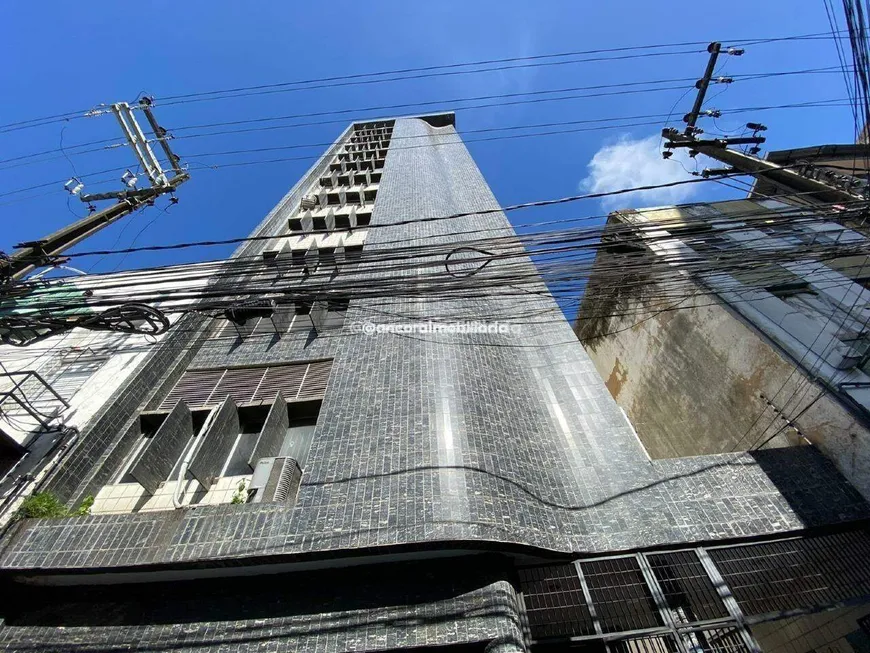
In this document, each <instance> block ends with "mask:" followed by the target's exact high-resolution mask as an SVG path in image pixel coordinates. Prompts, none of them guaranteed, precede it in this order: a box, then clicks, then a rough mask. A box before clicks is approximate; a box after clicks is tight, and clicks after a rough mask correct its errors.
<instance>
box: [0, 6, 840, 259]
mask: <svg viewBox="0 0 870 653" xmlns="http://www.w3.org/2000/svg"><path fill="white" fill-rule="evenodd" d="M686 6H687V5H686V4H685V3H683V2H672V3H671V2H649V1H639V0H638V1H630V2H619V3H614V2H611V3H599V2H579V1H577V0H574V1H573V2H556V1H550V0H541V1H539V2H534V3H530V2H518V1H513V0H501V1H499V2H481V1H477V2H468V1H466V2H453V1H450V0H445V1H442V2H439V3H417V2H408V1H407V0H405V1H400V2H393V1H386V0H383V1H381V0H374V1H372V2H367V3H360V2H341V1H334V2H329V3H318V2H305V3H289V2H245V3H229V2H214V1H212V2H202V1H188V2H181V3H179V2H172V3H170V2H157V1H155V2H149V3H138V4H134V5H119V4H118V3H114V2H112V3H109V2H96V1H95V2H88V3H76V4H75V5H71V4H69V3H60V2H56V3H48V4H43V3H23V2H16V3H9V4H8V5H7V6H6V8H5V12H4V20H3V21H2V22H0V40H2V42H3V43H4V45H5V48H6V51H7V65H6V66H3V67H2V68H0V86H2V88H3V89H4V93H3V95H4V98H5V102H3V103H2V106H0V123H2V124H6V123H10V122H15V121H18V120H26V119H29V118H34V117H39V116H44V115H49V114H57V113H63V112H67V111H72V110H78V109H83V108H89V107H93V106H96V105H98V104H100V103H110V102H115V101H121V100H126V101H133V100H134V99H135V98H136V97H137V95H138V94H139V93H140V92H142V91H144V92H146V93H148V94H150V95H154V96H155V97H156V98H157V108H156V114H157V116H158V119H159V120H160V122H161V123H162V124H164V126H166V127H167V128H169V129H170V131H171V130H172V129H173V128H178V127H183V126H189V125H196V124H203V123H213V122H222V121H228V120H240V119H248V118H255V117H267V116H279V115H287V114H300V113H309V112H316V111H330V110H337V109H352V108H357V107H366V106H383V105H391V104H397V103H406V102H426V101H434V100H450V99H454V98H462V97H469V96H482V95H493V94H503V93H521V92H528V91H534V90H541V89H557V88H569V87H577V86H592V85H599V84H612V83H616V82H628V81H641V80H655V79H672V78H684V77H685V78H694V77H698V76H700V75H701V73H702V72H703V69H704V66H705V63H706V60H707V55H706V54H705V53H695V54H682V55H679V56H662V57H649V58H636V59H631V60H627V61H616V62H614V61H611V62H597V63H585V64H571V65H562V66H552V67H539V68H530V69H523V70H513V71H500V72H493V73H486V74H476V75H456V76H447V77H439V78H429V79H418V80H409V81H404V82H395V83H383V84H370V85H365V86H346V87H337V88H327V89H317V90H311V91H299V92H292V93H290V92H288V93H274V94H269V95H260V96H254V97H247V98H237V99H231V100H222V101H213V102H199V103H188V104H178V105H172V106H160V98H161V97H163V96H169V95H175V94H184V93H191V92H196V91H208V90H215V89H224V88H231V87H236V86H250V85H257V84H269V83H275V82H281V81H293V80H299V79H306V78H317V77H329V76H335V75H349V74H355V73H364V72H372V71H379V70H391V69H399V68H408V67H416V66H431V65H438V64H449V63H455V62H462V61H469V60H480V59H493V58H500V57H514V56H531V55H539V54H547V53H555V52H565V51H576V50H589V49H597V48H613V47H621V46H633V45H646V44H654V43H668V42H679V41H695V40H704V41H707V40H714V39H716V40H722V41H723V42H724V43H726V44H727V43H730V42H735V41H737V40H740V39H751V38H765V37H777V36H786V35H795V34H807V33H815V32H823V31H825V30H827V29H828V22H827V18H826V16H825V11H824V7H823V4H822V2H821V1H820V0H812V1H810V0H790V1H788V2H785V1H774V0H769V1H767V2H758V0H751V1H747V0H732V1H731V2H729V3H727V4H709V3H708V4H703V3H702V4H696V5H693V9H692V12H691V16H690V19H688V20H687V19H686V18H685V16H686ZM9 53H12V54H11V56H10V55H9ZM723 61H724V60H723ZM836 64H837V58H836V53H835V50H834V46H833V44H832V42H831V41H830V40H820V41H804V42H788V43H778V44H764V45H755V46H750V47H748V48H747V52H746V54H745V55H744V56H743V57H740V58H731V59H729V60H727V61H725V65H724V66H723V68H722V70H721V71H720V73H719V74H722V75H740V74H747V73H767V72H775V71H786V70H799V69H804V68H815V67H823V66H834V65H836ZM685 86H686V87H687V88H688V87H689V86H691V84H686V85H685ZM719 90H721V87H720V88H714V89H713V90H712V91H711V94H710V95H711V101H710V103H709V104H708V106H715V107H717V108H736V107H747V106H761V105H775V104H785V103H793V102H803V101H810V100H818V99H829V98H842V97H845V89H844V85H843V79H842V76H841V75H839V74H826V75H813V76H795V77H782V78H774V79H768V80H764V81H762V82H742V83H739V84H734V85H732V86H730V87H727V90H726V91H724V92H723V93H722V94H721V95H719V96H717V97H712V96H713V95H714V94H715V93H718V92H719ZM693 93H694V92H693V91H689V92H688V93H687V94H685V95H684V91H683V90H668V91H662V92H654V93H644V94H637V95H625V96H610V97H600V98H586V99H577V100H571V101H562V102H542V103H537V104H525V105H514V106H500V107H491V108H485V109H478V110H462V109H457V128H458V129H459V131H460V132H473V130H478V129H486V128H491V127H504V126H512V125H529V124H538V123H550V122H562V121H568V120H585V119H597V118H606V117H616V116H635V115H652V114H667V113H669V112H670V111H671V110H673V113H674V118H675V121H679V119H680V118H681V117H682V115H683V114H684V113H686V112H687V111H688V110H689V108H690V107H691V102H692V99H693ZM681 96H682V99H680V98H681ZM675 103H676V107H675ZM455 106H461V104H451V103H449V102H445V104H444V105H443V106H441V107H439V108H443V109H450V108H452V107H455ZM385 113H395V112H394V111H387V112H385ZM373 115H374V114H372V113H359V114H349V115H347V116H346V120H344V117H342V120H343V122H345V123H346V122H349V121H350V120H351V119H352V118H356V117H359V118H362V117H373ZM748 119H751V120H759V121H761V122H764V123H765V124H767V125H768V126H769V127H770V130H769V131H768V132H767V135H768V137H769V142H768V146H769V147H770V149H780V148H788V147H799V146H806V145H813V144H819V143H827V142H852V141H853V140H854V128H853V125H852V122H851V116H850V115H849V113H848V110H847V109H845V108H842V107H841V108H825V109H818V108H817V109H801V110H779V111H768V112H763V113H762V112H759V113H758V114H742V115H739V116H732V117H729V116H727V115H726V116H723V118H722V119H721V120H720V121H718V122H719V126H720V127H722V128H735V127H739V126H740V125H741V124H742V123H744V122H746V120H748ZM675 124H676V123H675ZM343 126H344V125H343V124H341V123H334V124H328V125H320V126H310V127H305V128H295V129H276V130H271V131H263V132H250V133H241V134H233V135H227V136H212V137H204V138H190V139H179V140H177V141H175V142H174V143H173V148H174V149H175V150H176V151H177V152H178V153H179V154H181V155H182V156H183V157H185V156H188V155H195V154H204V153H210V152H217V151H224V150H238V149H251V148H260V147H276V146H287V145H300V144H309V143H326V142H330V141H332V140H333V139H334V138H335V137H336V136H337V135H338V133H339V132H340V131H341V129H342V128H343ZM661 126H663V125H662V124H654V125H648V126H638V127H633V128H623V129H618V130H608V131H587V132H576V133H570V134H560V135H552V136H541V137H534V138H514V139H509V140H496V141H488V142H474V139H476V138H480V137H482V136H483V135H480V134H478V135H475V134H473V133H471V134H467V136H466V139H467V141H468V147H469V149H470V150H471V153H472V155H473V156H474V157H475V159H476V160H477V162H478V165H479V166H480V168H481V170H482V171H483V174H484V175H485V177H486V179H487V180H488V182H489V183H490V185H491V186H492V189H493V191H494V193H495V195H496V197H497V198H498V199H499V201H500V202H501V203H502V204H512V203H517V202H524V201H530V200H537V199H544V198H551V197H560V196H565V195H571V194H575V193H577V192H578V189H580V188H589V187H592V186H594V180H593V181H592V182H586V183H585V184H584V182H583V180H584V179H586V178H587V177H588V175H589V174H590V169H589V167H588V166H589V164H590V161H592V160H593V157H595V155H596V153H598V152H599V151H601V150H602V148H605V150H604V152H603V154H607V153H608V152H610V153H611V154H612V153H613V150H612V149H611V150H607V149H606V148H608V147H611V148H612V146H613V145H614V144H615V143H618V142H619V140H620V139H623V140H626V139H628V140H630V141H635V140H640V139H644V138H647V137H650V136H652V135H655V134H657V133H659V131H660V129H661ZM705 126H706V125H705ZM539 131H540V130H539ZM177 134H178V135H180V134H181V132H178V133H177ZM118 136H119V133H118V128H117V125H116V123H115V122H114V120H113V119H112V118H111V117H110V116H103V117H100V118H88V119H80V120H72V121H70V122H68V123H61V124H52V125H49V126H45V127H40V128H36V129H27V130H21V131H15V132H11V133H6V134H0V159H7V158H11V157H16V156H20V155H24V154H28V153H31V152H35V151H40V150H48V149H54V148H57V147H58V146H59V145H60V143H61V138H62V139H63V141H62V142H63V144H64V146H72V145H75V144H78V143H87V142H89V141H93V140H97V139H104V138H117V137H118ZM322 150H323V148H322V147H314V148H308V149H296V150H288V151H286V152H281V151H278V152H270V153H265V154H262V153H261V154H247V155H233V156H225V157H221V156H208V157H200V158H195V157H191V158H190V159H189V160H190V161H199V162H200V163H203V162H208V163H229V162H240V161H255V160H257V159H261V160H262V159H265V158H280V157H291V156H296V157H310V159H308V160H300V161H286V162H281V163H271V164H258V165H249V166H239V167H231V168H222V169H218V170H211V169H203V168H201V167H200V166H199V165H197V166H195V168H194V169H193V170H192V180H191V181H190V182H188V183H187V184H186V185H184V186H183V187H182V188H181V189H180V191H179V193H178V197H179V199H180V203H179V204H178V205H176V206H173V207H172V208H171V209H169V210H168V211H166V212H163V211H162V208H163V207H164V205H165V203H164V201H163V200H161V201H160V203H159V205H158V207H156V208H151V209H149V210H148V211H146V212H145V213H144V214H137V215H136V216H134V217H133V218H128V219H126V220H124V221H121V222H120V223H118V224H116V225H113V226H112V227H110V228H108V229H106V230H104V231H103V232H102V233H100V234H99V235H98V236H96V237H94V238H93V239H91V240H90V241H88V242H87V244H86V247H87V249H95V248H102V247H114V248H119V247H125V246H129V245H130V244H131V242H133V240H134V238H136V241H135V242H136V245H148V244H156V243H169V242H180V241H187V240H198V239H203V238H209V239H220V238H228V237H234V236H243V235H245V234H247V233H248V232H249V231H250V230H251V229H252V228H253V226H254V225H255V224H257V223H258V222H259V221H260V220H261V219H262V217H263V216H264V215H265V214H266V213H267V212H268V211H269V209H270V208H271V207H272V206H273V205H274V204H275V203H276V202H277V201H278V200H279V199H280V198H281V196H282V195H283V194H284V193H285V192H286V191H287V190H288V189H289V188H290V187H291V186H292V185H293V184H294V183H295V182H296V181H297V180H298V178H299V176H300V175H301V174H302V173H303V172H304V171H305V170H306V169H307V168H308V166H309V165H310V164H311V162H312V161H313V159H314V158H315V157H316V156H317V155H319V154H320V153H321V152H322ZM634 155H635V156H638V155H637V150H635V151H634ZM605 159H606V157H605ZM612 159H613V157H612V156H611V157H610V160H611V161H612ZM602 160H603V159H602V157H601V155H600V156H599V158H598V159H597V161H598V162H599V163H601V161H602ZM132 161H133V159H132V153H131V152H130V151H129V150H127V149H123V148H119V149H116V150H110V151H101V152H97V153H94V154H82V155H76V154H71V155H70V156H69V160H67V158H66V157H57V156H55V158H54V159H53V160H50V161H46V162H44V163H40V164H37V165H28V166H18V167H14V168H7V169H0V194H2V193H6V192H9V191H12V190H16V189H20V188H24V187H28V186H32V185H37V184H42V183H45V182H49V181H52V180H61V179H64V180H65V179H66V178H68V177H70V176H72V175H73V174H76V173H78V174H83V173H86V172H94V171H100V170H105V169H108V168H113V167H117V166H124V165H131V167H133V163H132ZM606 162H607V161H606V160H605V163H606ZM652 163H653V160H652V159H649V158H648V159H643V157H640V158H638V161H637V166H639V167H641V166H645V165H647V164H650V165H651V164H652ZM654 163H655V167H654V168H651V172H652V173H653V177H654V178H656V179H658V178H660V177H662V176H663V177H664V178H674V177H675V176H676V175H678V174H679V171H678V170H676V167H677V166H679V164H678V163H675V162H669V163H666V162H664V161H661V162H660V163H659V162H658V160H656V161H654ZM668 166H669V168H668ZM0 168H3V164H0ZM666 169H667V170H668V171H667V172H661V171H662V170H666ZM605 172H607V171H605ZM609 172H611V173H613V172H614V171H613V170H612V166H611V169H610V170H609ZM631 173H632V171H631V170H628V171H627V172H626V171H623V172H619V171H618V170H617V171H616V172H615V173H614V174H616V178H617V181H618V180H619V175H620V174H629V175H631ZM105 177H106V176H103V178H105ZM645 178H646V177H645ZM600 181H601V180H599V182H600ZM610 183H613V180H612V179H611V180H610ZM119 188H120V182H119V181H117V180H113V181H109V182H108V183H104V184H101V185H93V184H89V185H88V188H87V190H89V191H95V190H112V189H119ZM34 196H35V197H34ZM733 196H735V194H734V193H733V192H730V191H727V190H725V189H722V188H721V187H717V186H714V185H713V184H710V185H709V187H708V186H707V185H705V187H704V188H703V189H699V190H698V192H697V193H695V194H693V195H691V196H683V197H679V198H677V199H681V200H688V199H692V200H694V199H712V198H723V197H733ZM673 199H674V198H672V197H646V198H641V199H637V198H635V199H631V198H626V199H625V201H624V202H623V204H625V205H635V206H642V205H647V204H656V203H663V202H666V201H669V200H673ZM13 200H14V201H13ZM656 200H662V201H656ZM67 204H68V197H67V195H66V193H65V192H64V190H63V188H62V183H58V184H57V185H56V186H53V187H49V188H41V189H38V190H34V191H29V192H26V193H18V194H14V195H8V196H0V220H2V221H3V229H2V231H0V234H2V235H0V249H2V250H4V251H7V252H8V251H10V250H11V246H12V245H13V244H14V243H16V242H19V241H21V240H26V239H33V238H37V237H39V236H41V235H44V234H46V233H48V232H50V231H52V230H54V229H57V228H58V227H60V226H62V225H64V224H66V223H68V222H69V221H71V220H73V219H74V218H73V215H71V211H72V212H74V213H75V214H78V215H82V214H83V213H84V207H83V206H82V205H81V203H80V202H79V201H78V200H77V199H75V200H73V201H72V202H70V206H71V209H70V208H68V206H67ZM611 208H614V204H613V203H610V204H607V205H606V206H602V204H601V203H599V202H598V201H593V200H590V201H584V202H579V203H575V204H571V205H567V206H563V207H558V208H551V209H541V210H535V211H522V212H516V213H513V214H511V218H512V219H513V220H515V221H519V222H523V223H527V222H531V221H540V220H550V219H556V218H560V217H568V216H577V215H594V214H600V213H602V212H603V211H605V210H607V209H611ZM152 220H153V224H150V226H148V227H147V228H146V229H145V230H144V231H143V228H145V227H146V225H149V223H152ZM140 232H141V233H140ZM229 251H230V248H209V249H197V250H184V251H181V252H173V253H162V254H161V253H142V254H133V255H130V256H128V257H126V258H125V259H123V260H121V259H120V258H119V257H109V258H106V259H105V260H102V261H99V262H97V261H95V260H93V259H82V260H81V261H80V262H77V264H78V265H80V266H81V267H83V268H85V269H90V268H91V266H92V265H94V264H96V267H94V270H96V271H107V270H111V269H113V268H115V267H116V266H120V268H122V269H126V268H131V267H141V266H146V265H159V264H165V263H169V262H179V261H192V260H203V259H207V258H218V257H220V256H223V255H225V254H227V253H228V252H229Z"/></svg>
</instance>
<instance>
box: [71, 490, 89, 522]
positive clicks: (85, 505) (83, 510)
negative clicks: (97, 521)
mask: <svg viewBox="0 0 870 653" xmlns="http://www.w3.org/2000/svg"><path fill="white" fill-rule="evenodd" d="M93 505H94V497H93V495H88V496H86V497H85V498H84V499H82V502H81V505H79V507H78V508H77V509H76V511H75V512H74V513H72V514H73V515H76V516H78V517H84V516H85V515H90V514H91V506H93Z"/></svg>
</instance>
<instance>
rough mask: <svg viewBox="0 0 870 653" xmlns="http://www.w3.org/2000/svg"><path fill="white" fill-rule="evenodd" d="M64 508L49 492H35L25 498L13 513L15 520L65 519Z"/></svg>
mask: <svg viewBox="0 0 870 653" xmlns="http://www.w3.org/2000/svg"><path fill="white" fill-rule="evenodd" d="M66 516H67V511H66V506H65V505H63V504H62V503H61V502H60V499H58V498H57V497H56V496H54V495H53V494H52V493H51V492H37V493H36V494H31V495H30V496H29V497H27V498H26V499H25V500H24V501H23V502H22V503H21V505H20V506H18V510H17V511H16V512H15V517H16V518H17V519H25V518H38V517H66Z"/></svg>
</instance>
